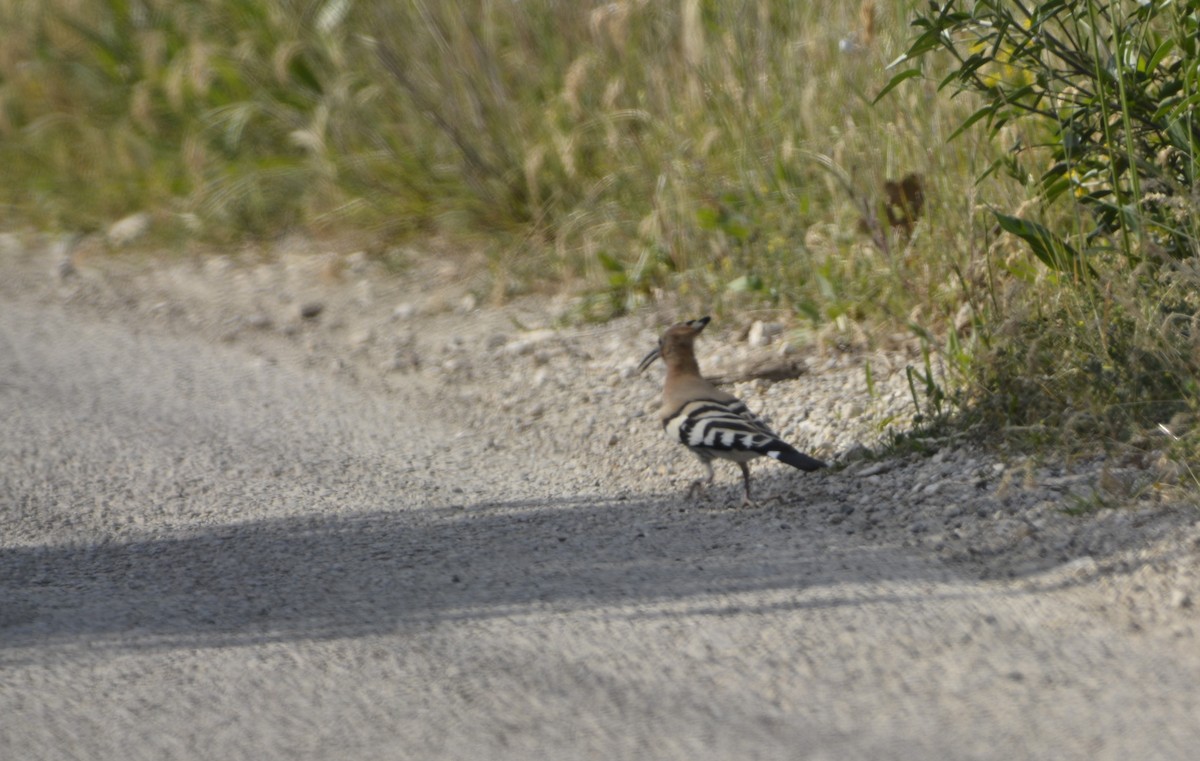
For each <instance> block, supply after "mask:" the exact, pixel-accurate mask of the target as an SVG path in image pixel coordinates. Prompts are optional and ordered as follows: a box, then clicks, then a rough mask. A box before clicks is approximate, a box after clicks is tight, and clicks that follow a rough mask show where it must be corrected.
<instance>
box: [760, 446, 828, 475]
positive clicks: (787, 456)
mask: <svg viewBox="0 0 1200 761" xmlns="http://www.w3.org/2000/svg"><path fill="white" fill-rule="evenodd" d="M779 444H781V445H782V446H779V445H776V446H773V447H771V448H770V451H768V452H767V455H768V456H769V457H773V458H775V459H776V460H779V461H780V462H785V463H787V464H788V465H791V466H792V467H793V468H799V469H800V470H819V469H820V468H826V467H829V466H828V465H826V464H825V463H823V462H821V461H820V460H818V459H816V458H815V457H809V456H808V455H806V454H804V453H803V452H801V451H799V450H798V449H795V448H794V447H792V446H789V445H788V444H784V443H783V442H782V441H781V442H779Z"/></svg>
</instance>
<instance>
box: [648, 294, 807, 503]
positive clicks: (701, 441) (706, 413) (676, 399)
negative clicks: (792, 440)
mask: <svg viewBox="0 0 1200 761" xmlns="http://www.w3.org/2000/svg"><path fill="white" fill-rule="evenodd" d="M708 321H709V318H708V317H701V318H700V319H698V320H691V321H690V322H681V323H678V324H676V325H672V326H671V327H670V328H668V329H667V332H665V333H663V336H662V338H660V339H659V341H658V348H656V349H655V350H654V351H652V352H650V353H649V354H647V355H646V358H645V359H643V360H642V362H641V364H640V365H638V372H639V373H641V372H645V370H646V368H648V367H649V366H650V365H652V364H653V363H654V360H656V359H659V358H661V359H662V360H663V362H664V363H666V365H667V378H666V381H665V382H664V383H663V399H662V409H661V410H660V411H659V419H660V420H661V421H662V425H663V428H664V429H665V430H666V432H667V437H668V438H670V439H671V440H672V441H678V442H680V443H681V444H683V445H684V446H686V447H687V448H688V449H690V450H691V451H692V453H693V454H695V455H696V456H697V457H699V458H700V461H701V462H703V463H704V467H705V468H707V469H708V478H706V479H700V480H697V481H695V482H694V483H692V485H691V488H689V489H688V496H689V497H692V496H694V495H695V493H696V490H697V489H699V488H701V487H702V486H709V485H711V484H712V481H713V466H712V461H713V458H715V457H720V458H721V459H723V460H732V461H733V462H736V463H737V464H738V467H740V468H741V469H742V482H743V485H744V488H745V494H744V496H743V498H742V505H743V506H745V505H753V504H754V502H753V500H751V499H750V467H749V466H748V465H747V464H746V463H748V462H749V461H750V460H753V459H754V458H756V457H770V458H772V459H775V460H779V461H780V462H784V463H787V464H788V465H791V466H792V467H793V468H799V469H800V470H817V469H818V468H823V467H825V463H823V462H821V461H820V460H816V459H814V458H812V457H809V456H808V455H806V454H803V453H802V452H800V451H798V450H797V449H796V448H795V447H793V446H792V445H791V444H788V443H787V442H785V441H783V440H782V439H780V438H779V436H777V435H776V434H775V432H774V431H772V430H771V429H770V428H768V427H767V425H766V423H764V422H763V421H761V420H759V419H758V418H757V417H756V416H755V415H754V413H753V412H751V411H750V410H749V409H748V408H747V407H746V405H745V403H743V402H742V401H741V400H740V399H738V398H737V397H735V396H733V395H732V394H727V393H725V392H724V391H722V390H720V389H719V388H717V387H716V386H714V385H713V384H712V383H709V382H708V381H706V380H705V379H704V378H703V377H701V375H700V366H699V364H698V363H697V362H696V351H695V342H696V336H698V335H700V332H701V331H702V330H704V327H705V326H706V325H708Z"/></svg>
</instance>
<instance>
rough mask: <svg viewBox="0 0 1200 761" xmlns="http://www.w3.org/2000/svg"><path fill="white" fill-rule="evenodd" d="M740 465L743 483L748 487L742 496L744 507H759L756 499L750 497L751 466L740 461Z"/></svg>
mask: <svg viewBox="0 0 1200 761" xmlns="http://www.w3.org/2000/svg"><path fill="white" fill-rule="evenodd" d="M738 466H739V467H740V468H741V469H742V485H743V486H744V487H745V489H746V493H745V495H744V496H743V497H742V507H758V505H757V504H755V502H754V500H752V499H750V466H749V465H747V464H746V463H744V462H739V463H738Z"/></svg>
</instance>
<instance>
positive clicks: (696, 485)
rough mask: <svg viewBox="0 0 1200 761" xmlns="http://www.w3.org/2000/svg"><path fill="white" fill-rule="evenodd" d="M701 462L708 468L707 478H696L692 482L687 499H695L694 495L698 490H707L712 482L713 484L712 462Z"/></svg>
mask: <svg viewBox="0 0 1200 761" xmlns="http://www.w3.org/2000/svg"><path fill="white" fill-rule="evenodd" d="M701 462H703V463H704V467H706V468H708V478H698V479H696V480H695V481H692V485H691V487H689V488H688V499H692V498H693V497H695V496H696V493H697V492H699V491H700V490H702V489H707V488H708V487H710V486H712V482H713V466H712V461H711V460H701Z"/></svg>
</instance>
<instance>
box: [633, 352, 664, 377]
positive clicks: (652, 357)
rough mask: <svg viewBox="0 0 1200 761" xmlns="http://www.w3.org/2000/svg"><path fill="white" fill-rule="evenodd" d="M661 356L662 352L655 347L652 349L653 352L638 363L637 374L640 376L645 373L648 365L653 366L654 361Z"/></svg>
mask: <svg viewBox="0 0 1200 761" xmlns="http://www.w3.org/2000/svg"><path fill="white" fill-rule="evenodd" d="M661 356H662V350H661V349H659V348H658V347H657V346H656V347H654V351H652V352H650V353H649V354H647V355H646V357H645V359H643V360H642V361H641V362H640V363H638V369H637V371H638V374H639V375H640V374H641V373H644V372H646V368H647V367H649V366H650V365H652V364H654V360H656V359H658V358H659V357H661Z"/></svg>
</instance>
